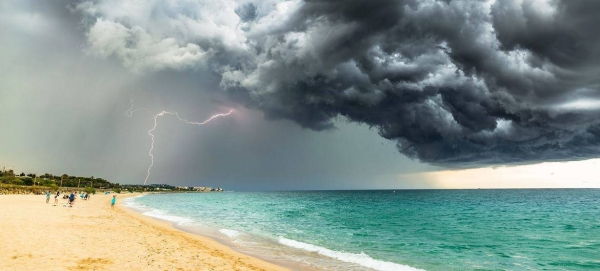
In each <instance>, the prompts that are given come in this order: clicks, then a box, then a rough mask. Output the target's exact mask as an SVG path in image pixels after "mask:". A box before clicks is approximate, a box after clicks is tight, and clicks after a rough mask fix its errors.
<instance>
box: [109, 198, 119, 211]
mask: <svg viewBox="0 0 600 271" xmlns="http://www.w3.org/2000/svg"><path fill="white" fill-rule="evenodd" d="M115 203H117V195H113V198H112V200H111V201H110V208H111V209H115Z"/></svg>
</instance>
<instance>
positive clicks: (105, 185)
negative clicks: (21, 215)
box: [0, 170, 120, 194]
mask: <svg viewBox="0 0 600 271" xmlns="http://www.w3.org/2000/svg"><path fill="white" fill-rule="evenodd" d="M119 187H120V184H119V183H111V182H109V181H107V180H105V179H102V178H94V176H91V177H80V176H70V175H67V174H63V175H54V174H50V173H45V174H43V175H39V176H38V175H37V174H34V173H29V174H25V172H22V173H20V174H17V173H15V172H14V171H13V170H2V171H0V193H19V194H29V193H33V194H38V193H41V192H42V191H47V190H52V191H56V190H59V189H62V188H78V189H82V190H84V191H85V192H86V193H90V194H94V193H95V192H96V189H101V190H104V191H106V190H109V191H110V190H117V189H118V190H119V192H120V188H119Z"/></svg>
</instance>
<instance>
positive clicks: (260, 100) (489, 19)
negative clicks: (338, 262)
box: [69, 0, 600, 167]
mask: <svg viewBox="0 0 600 271" xmlns="http://www.w3.org/2000/svg"><path fill="white" fill-rule="evenodd" d="M69 8H70V9H72V11H73V12H74V13H76V14H78V15H80V16H81V17H82V24H83V25H84V27H85V29H86V31H87V42H88V46H87V47H86V49H85V50H86V52H87V53H89V54H91V55H95V56H98V57H116V58H118V59H120V60H121V62H122V63H123V65H124V66H126V67H128V68H130V69H131V70H132V71H134V72H140V73H145V72H151V71H157V70H165V69H174V70H196V71H198V72H213V73H215V74H218V75H219V76H220V77H221V89H220V90H219V91H221V92H223V93H226V94H227V96H228V97H229V98H230V99H231V100H232V101H234V102H236V103H240V104H243V105H245V106H248V107H254V108H259V109H261V110H262V111H264V112H265V114H266V116H267V117H268V118H273V119H278V118H284V119H290V120H293V121H295V122H297V123H298V124H300V125H302V126H303V127H307V128H310V129H314V130H326V129H331V128H334V124H333V123H334V121H335V120H336V119H337V118H339V117H344V118H345V119H348V120H350V121H354V122H359V123H364V124H367V125H369V126H371V127H373V128H375V129H377V130H378V131H379V134H380V135H381V136H382V137H384V138H386V139H389V140H393V141H395V142H397V147H398V150H399V151H400V152H401V153H403V154H405V155H407V156H409V157H413V158H417V159H419V160H421V161H423V162H427V163H431V164H438V165H444V166H450V167H469V166H478V165H488V164H515V163H520V164H523V163H534V162H541V161H563V160H564V161H566V160H582V159H589V158H594V157H598V155H599V154H600V118H599V117H600V98H599V97H598V94H599V93H600V92H599V90H600V89H599V84H600V82H599V81H600V76H599V75H600V74H599V72H600V40H599V39H600V33H599V30H597V29H598V28H597V25H600V17H599V16H597V15H596V12H595V11H598V10H600V2H598V1H583V0H581V1H578V0H570V1H553V0H506V1H473V0H465V1H459V0H446V1H434V0H423V1H416V0H415V1H392V0H368V1H358V0H357V1H313V0H307V1H283V2H281V1H273V0H269V1H250V0H240V1H233V0H229V1H203V0H198V1H191V0H188V1H184V0H180V1H152V2H151V3H146V2H143V3H140V2H138V1H133V0H130V1H116V0H100V1H93V2H81V3H79V4H77V5H73V6H70V7H69Z"/></svg>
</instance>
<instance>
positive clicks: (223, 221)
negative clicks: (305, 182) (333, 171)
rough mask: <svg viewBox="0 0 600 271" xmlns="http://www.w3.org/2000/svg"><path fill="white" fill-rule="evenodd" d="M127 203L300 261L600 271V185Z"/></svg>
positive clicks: (160, 198)
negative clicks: (588, 187) (589, 186)
mask: <svg viewBox="0 0 600 271" xmlns="http://www.w3.org/2000/svg"><path fill="white" fill-rule="evenodd" d="M129 204H133V205H135V206H137V207H138V208H139V207H142V208H144V210H145V213H146V214H147V215H150V216H154V217H157V218H161V219H166V220H170V221H173V222H174V223H175V224H176V225H178V226H179V227H182V228H185V229H187V230H191V231H197V232H200V233H202V234H206V235H209V236H212V237H213V238H216V239H218V240H221V241H223V242H225V243H227V244H229V245H231V246H232V247H234V248H235V249H237V250H240V251H242V252H245V253H249V254H252V255H255V256H259V257H261V258H265V259H267V260H270V261H273V262H276V263H280V264H284V265H286V266H289V267H292V268H293V269H297V270H416V269H424V270H600V190H597V189H531V190H529V189H520V190H408V191H401V190H398V191H396V193H394V192H393V191H302V192H261V193H241V192H235V193H232V192H225V193H187V194H154V195H148V196H144V197H141V198H135V199H133V200H131V201H130V203H129Z"/></svg>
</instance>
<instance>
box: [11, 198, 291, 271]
mask: <svg viewBox="0 0 600 271" xmlns="http://www.w3.org/2000/svg"><path fill="white" fill-rule="evenodd" d="M125 197H126V196H125V195H117V199H118V200H117V206H116V208H115V209H114V210H112V209H111V208H110V200H111V199H112V195H94V196H92V197H91V199H90V201H83V200H79V199H78V200H77V201H76V204H75V205H74V207H73V208H69V207H63V204H64V203H65V202H66V200H63V199H61V200H60V201H59V202H60V205H59V206H51V205H52V202H53V201H54V198H52V199H51V201H50V204H46V203H45V196H42V195H3V196H0V206H2V207H1V208H0V270H63V271H64V270H88V271H91V270H214V271H219V270H287V269H285V268H282V267H279V266H276V265H273V264H271V263H267V262H265V261H262V260H259V259H256V258H253V257H250V256H247V255H244V254H241V253H238V252H236V251H234V250H232V249H231V248H229V247H227V246H225V245H222V244H220V243H218V242H216V241H214V240H212V239H209V238H206V237H202V236H198V235H193V234H190V233H186V232H183V231H180V230H178V229H175V228H173V227H171V225H170V224H169V223H167V222H162V221H158V220H155V219H152V218H149V217H145V216H143V215H141V214H138V213H135V212H133V211H131V210H129V209H127V208H125V207H121V206H120V203H122V200H123V199H124V198H125Z"/></svg>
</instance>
